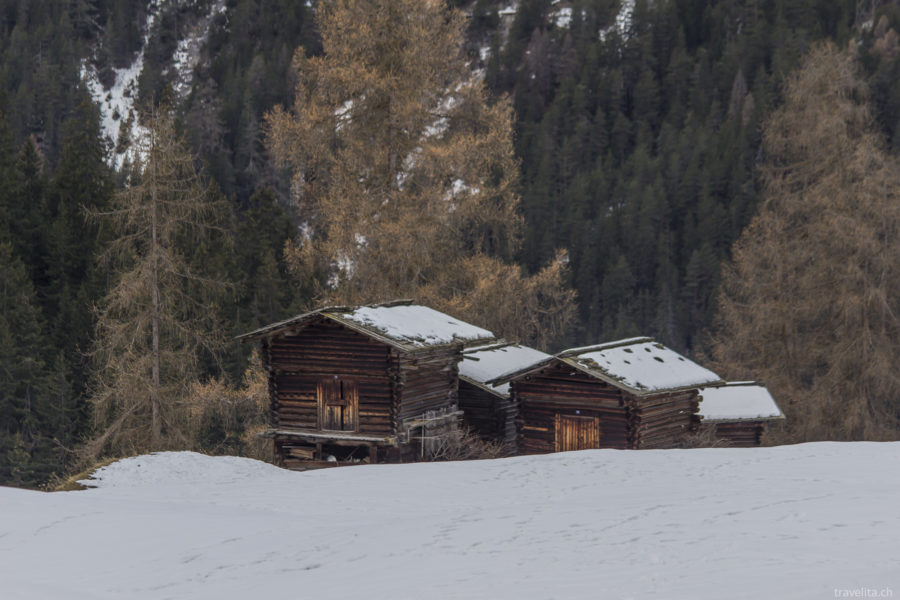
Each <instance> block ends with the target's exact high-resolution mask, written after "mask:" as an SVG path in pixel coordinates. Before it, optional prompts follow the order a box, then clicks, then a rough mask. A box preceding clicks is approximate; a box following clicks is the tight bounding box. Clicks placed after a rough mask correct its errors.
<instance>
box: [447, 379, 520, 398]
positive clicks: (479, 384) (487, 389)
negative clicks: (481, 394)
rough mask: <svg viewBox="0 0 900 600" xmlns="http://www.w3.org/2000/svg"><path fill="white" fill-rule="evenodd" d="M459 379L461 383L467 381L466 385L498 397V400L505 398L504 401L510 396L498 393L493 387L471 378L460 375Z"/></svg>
mask: <svg viewBox="0 0 900 600" xmlns="http://www.w3.org/2000/svg"><path fill="white" fill-rule="evenodd" d="M459 378H460V380H461V381H465V382H466V383H468V384H470V385H473V386H475V387H477V388H479V389H481V390H484V391H485V392H487V393H489V394H492V395H494V396H497V397H498V398H503V399H504V400H506V399H508V398H509V394H504V393H502V392H498V391H497V390H496V389H494V388H492V387H491V386H489V385H487V384H486V383H482V382H480V381H475V380H474V379H472V378H471V377H466V376H465V375H460V376H459ZM501 385H502V384H501Z"/></svg>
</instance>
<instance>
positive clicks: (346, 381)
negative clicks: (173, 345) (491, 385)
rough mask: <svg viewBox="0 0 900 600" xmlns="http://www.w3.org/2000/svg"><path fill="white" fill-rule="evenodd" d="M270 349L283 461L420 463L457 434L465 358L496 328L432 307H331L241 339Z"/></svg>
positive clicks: (273, 420) (275, 435) (273, 425)
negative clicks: (461, 368)
mask: <svg viewBox="0 0 900 600" xmlns="http://www.w3.org/2000/svg"><path fill="white" fill-rule="evenodd" d="M240 339H243V340H254V341H258V342H260V344H261V346H262V353H261V354H262V358H263V364H264V365H265V367H266V368H267V369H268V374H269V398H270V428H269V431H268V435H269V436H270V437H271V438H272V439H273V442H274V443H273V451H274V461H275V463H276V464H278V465H281V466H284V467H287V468H308V467H310V466H323V465H325V464H335V463H358V462H364V463H376V462H400V461H406V460H412V459H414V458H415V457H416V455H417V454H424V453H426V452H427V451H428V450H429V448H430V447H431V446H433V444H434V443H436V441H439V440H440V439H441V436H444V435H447V434H448V433H451V432H454V431H455V430H456V428H457V426H458V423H459V419H460V417H461V413H460V411H459V406H458V401H457V392H458V363H459V361H460V359H461V357H462V351H463V349H464V348H465V347H466V346H467V345H469V344H476V345H484V344H485V343H486V342H489V341H493V340H494V335H493V333H491V332H490V331H487V330H486V329H482V328H480V327H476V326H474V325H471V324H469V323H466V322H463V321H460V320H458V319H455V318H453V317H451V316H449V315H446V314H444V313H441V312H438V311H436V310H433V309H431V308H428V307H425V306H418V305H414V304H412V303H411V302H410V301H399V302H394V303H389V304H381V305H371V306H357V307H328V308H321V309H318V310H314V311H312V312H308V313H305V314H302V315H299V316H296V317H294V318H291V319H288V320H286V321H282V322H280V323H274V324H272V325H268V326H266V327H263V328H261V329H258V330H256V331H252V332H250V333H247V334H245V335H242V336H240Z"/></svg>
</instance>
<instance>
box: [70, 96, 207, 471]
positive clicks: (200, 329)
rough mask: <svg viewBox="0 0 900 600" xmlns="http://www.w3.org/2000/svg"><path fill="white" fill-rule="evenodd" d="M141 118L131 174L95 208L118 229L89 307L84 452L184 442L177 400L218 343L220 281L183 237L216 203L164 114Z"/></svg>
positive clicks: (197, 229)
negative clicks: (92, 325)
mask: <svg viewBox="0 0 900 600" xmlns="http://www.w3.org/2000/svg"><path fill="white" fill-rule="evenodd" d="M142 121H144V122H146V123H147V124H148V126H149V134H148V137H147V139H145V140H141V143H140V145H139V149H140V155H141V156H142V157H143V162H142V164H140V166H139V168H138V169H137V171H136V175H135V177H136V178H137V180H135V181H132V182H131V183H130V185H129V186H128V187H126V188H125V189H124V190H123V191H122V192H120V193H119V194H118V195H117V196H116V199H115V202H114V205H113V208H112V210H110V211H106V212H103V213H95V217H97V218H98V219H104V220H108V222H109V224H110V225H111V226H112V228H113V230H114V231H115V234H116V236H117V237H116V238H115V239H114V240H113V242H112V243H111V245H110V247H109V249H108V251H107V252H106V253H105V254H104V259H105V260H106V261H107V263H108V264H109V265H110V266H111V267H112V268H113V269H114V273H115V274H114V277H113V282H114V283H113V285H112V288H111V289H110V291H109V293H108V294H107V295H106V297H105V298H104V301H103V303H102V305H101V307H100V309H99V310H98V311H97V326H96V339H95V343H94V347H93V350H92V353H91V358H92V360H93V364H94V368H95V378H94V386H93V394H92V401H93V406H94V417H95V425H96V435H95V437H94V439H93V440H92V441H91V442H90V443H89V444H88V446H87V448H86V450H87V452H86V454H87V455H92V456H96V455H98V454H101V453H113V454H117V455H122V454H127V453H131V452H138V451H147V450H159V449H161V448H164V447H170V448H171V447H186V446H187V445H188V444H189V439H188V434H187V433H186V432H185V423H186V421H185V419H186V416H185V414H186V413H185V407H184V406H183V403H182V401H183V399H184V398H185V396H186V394H187V393H188V390H189V387H190V384H191V383H192V382H193V381H195V380H196V378H197V376H198V372H199V364H200V358H201V353H209V354H211V355H213V356H214V355H216V354H217V353H218V352H219V351H220V349H221V347H222V339H221V327H220V325H219V323H218V322H217V319H216V317H215V310H214V307H213V303H212V299H213V296H214V293H215V292H216V291H217V290H218V289H219V287H220V284H219V282H217V281H215V280H212V279H210V278H208V277H206V276H205V274H204V273H202V272H200V271H198V269H197V265H196V264H195V261H193V260H192V256H191V254H190V253H191V245H190V244H189V243H186V242H190V241H192V240H196V239H197V238H198V236H199V237H202V236H204V234H205V233H208V231H209V230H210V229H211V228H214V227H216V226H217V223H218V220H217V212H218V211H220V210H221V203H217V202H214V201H212V200H211V196H210V193H209V191H208V190H207V189H206V188H205V187H204V186H203V184H202V182H201V179H200V177H199V176H198V174H197V172H196V171H195V168H194V163H193V157H192V156H191V154H190V153H189V152H188V151H187V149H186V148H185V146H184V144H183V142H182V141H181V140H180V139H179V138H178V137H177V136H176V134H175V131H174V126H173V121H172V117H171V116H170V115H169V114H167V113H156V114H153V115H150V116H149V117H147V119H146V120H144V119H142Z"/></svg>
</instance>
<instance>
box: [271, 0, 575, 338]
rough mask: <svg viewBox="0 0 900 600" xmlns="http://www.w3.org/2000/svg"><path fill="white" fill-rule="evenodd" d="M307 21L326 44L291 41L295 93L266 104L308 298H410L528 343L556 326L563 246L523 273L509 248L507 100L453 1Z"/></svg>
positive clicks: (338, 5) (514, 217) (405, 2)
mask: <svg viewBox="0 0 900 600" xmlns="http://www.w3.org/2000/svg"><path fill="white" fill-rule="evenodd" d="M318 24H319V29H320V32H321V35H322V47H323V53H322V55H321V56H315V57H311V58H310V57H306V56H305V53H304V51H303V49H302V48H301V49H298V51H297V52H296V54H295V57H294V67H295V73H296V77H297V86H296V93H295V99H294V104H293V106H292V107H290V108H282V107H276V108H275V110H273V111H272V112H271V113H270V114H269V115H268V116H267V128H268V142H269V147H270V150H271V152H272V154H273V155H274V156H275V157H276V159H278V160H279V161H280V162H281V163H283V164H285V165H288V166H289V167H290V168H291V169H292V172H293V174H294V177H293V191H294V196H295V198H294V199H295V201H296V203H297V206H298V209H299V211H300V215H301V220H302V222H303V224H304V228H305V232H306V236H305V238H304V240H302V242H301V243H300V245H299V246H294V247H292V248H290V249H289V256H290V259H291V262H292V263H293V266H294V269H295V271H296V272H297V273H298V275H300V276H301V277H310V276H311V275H312V274H313V273H320V274H321V273H325V274H326V275H325V277H324V278H323V279H324V282H323V285H321V286H320V290H319V292H320V293H319V297H318V299H317V300H318V301H319V302H339V303H351V304H355V303H362V302H372V301H379V300H387V299H393V298H398V297H414V298H416V299H417V300H418V301H420V302H423V303H427V304H430V305H432V306H434V307H435V308H438V309H443V310H448V311H450V312H453V313H454V314H456V315H457V316H460V317H462V318H469V319H472V320H475V321H477V322H478V323H480V324H482V325H485V326H487V327H490V328H493V329H495V330H496V331H497V332H498V333H501V334H504V335H507V336H510V337H513V338H518V339H523V340H527V341H530V342H532V343H537V344H539V345H540V344H547V343H549V342H550V340H551V339H553V338H554V337H555V336H558V335H559V334H561V333H562V332H563V331H564V330H565V328H566V327H567V326H568V325H569V323H570V322H571V320H572V318H573V316H574V296H573V293H572V292H571V291H569V290H568V289H567V288H566V287H565V284H564V282H563V280H564V275H565V273H564V271H565V266H564V262H565V261H564V259H563V258H562V257H560V258H559V259H558V260H557V261H555V262H553V263H552V264H551V265H549V266H548V267H546V268H545V270H544V271H542V272H540V273H538V274H536V275H535V276H531V277H529V276H528V275H526V274H524V273H522V272H521V270H520V268H519V267H518V266H515V265H513V264H511V262H510V261H511V260H512V259H513V258H514V257H515V254H516V251H517V249H518V246H519V243H520V231H521V225H522V223H521V217H520V216H519V214H518V212H517V211H518V201H519V198H518V196H517V194H516V185H517V181H518V163H517V161H516V159H515V157H514V153H513V147H512V135H513V131H512V123H513V113H512V109H511V107H510V103H509V101H508V99H506V98H500V99H497V100H496V101H495V102H490V101H489V98H488V96H487V93H486V91H485V87H484V84H483V82H482V81H481V79H480V78H479V77H478V76H477V75H476V74H473V73H472V72H471V70H470V69H469V67H468V65H467V64H466V61H465V57H464V56H463V54H462V51H461V47H462V39H463V28H464V25H465V23H464V17H463V15H462V14H461V13H459V12H455V11H448V10H447V9H446V6H445V3H444V2H441V1H439V0H372V1H369V0H332V1H328V2H322V3H320V4H319V10H318ZM511 299H515V300H516V303H512V302H510V300H511ZM511 308H512V309H513V310H515V311H516V313H517V314H515V315H513V314H506V313H505V311H508V310H509V309H511Z"/></svg>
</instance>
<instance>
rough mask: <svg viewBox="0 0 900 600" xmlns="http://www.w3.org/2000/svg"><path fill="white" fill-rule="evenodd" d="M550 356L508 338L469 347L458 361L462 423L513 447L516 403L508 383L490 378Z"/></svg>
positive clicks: (488, 438)
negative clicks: (491, 381)
mask: <svg viewBox="0 0 900 600" xmlns="http://www.w3.org/2000/svg"><path fill="white" fill-rule="evenodd" d="M548 358H550V355H549V354H546V353H545V352H541V351H540V350H535V349H534V348H529V347H528V346H523V345H521V344H513V343H509V342H499V343H496V344H488V345H486V346H477V347H474V348H469V349H467V350H466V351H465V352H463V360H462V362H461V363H460V364H459V408H460V410H462V411H463V422H464V423H465V425H466V426H467V427H468V428H469V429H470V430H471V431H472V432H474V433H475V434H477V435H478V436H479V437H481V439H482V440H484V441H489V442H499V443H502V444H504V445H505V446H507V447H508V448H509V450H510V452H514V451H515V444H516V405H515V403H514V402H513V399H512V397H511V395H510V393H509V383H501V384H497V385H491V384H489V383H487V382H488V381H489V380H491V379H495V378H497V377H502V376H503V375H505V374H506V373H511V372H516V371H521V370H522V369H524V368H527V367H529V366H531V365H533V364H536V363H539V362H541V361H544V360H547V359H548Z"/></svg>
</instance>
